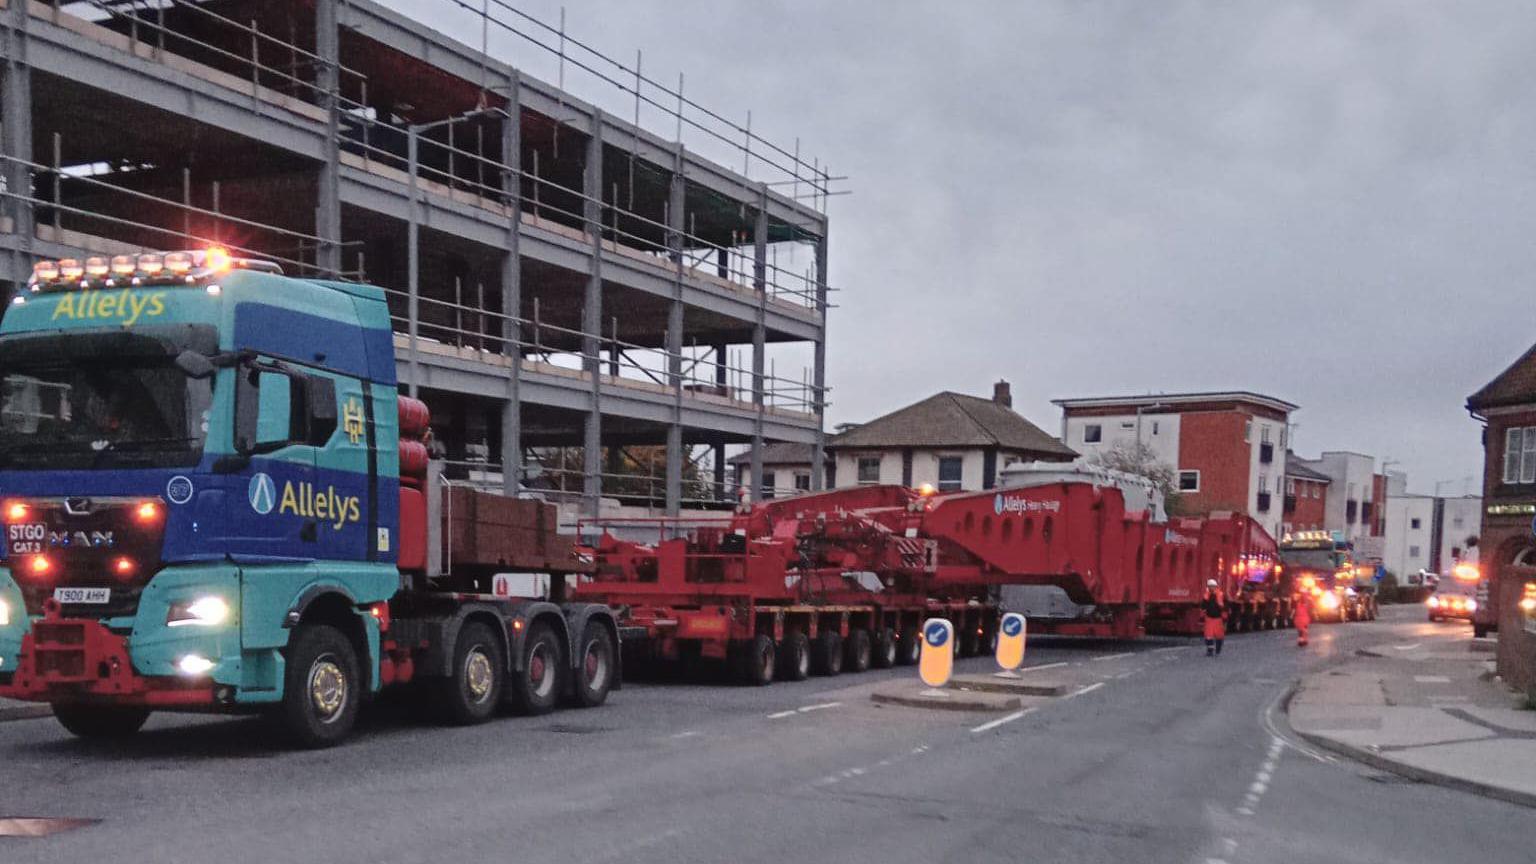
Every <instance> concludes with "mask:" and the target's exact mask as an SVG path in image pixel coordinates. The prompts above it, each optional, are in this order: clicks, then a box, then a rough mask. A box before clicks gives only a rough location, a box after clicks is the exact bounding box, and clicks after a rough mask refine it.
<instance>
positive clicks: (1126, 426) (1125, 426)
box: [1120, 420, 1136, 429]
mask: <svg viewBox="0 0 1536 864" xmlns="http://www.w3.org/2000/svg"><path fill="white" fill-rule="evenodd" d="M1120 428H1121V429H1135V428H1136V424H1135V423H1132V422H1131V421H1129V420H1123V421H1121V423H1120Z"/></svg>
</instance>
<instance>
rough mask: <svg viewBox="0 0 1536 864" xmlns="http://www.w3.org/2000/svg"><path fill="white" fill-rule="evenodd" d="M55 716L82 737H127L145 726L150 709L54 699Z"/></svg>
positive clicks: (60, 722) (60, 723)
mask: <svg viewBox="0 0 1536 864" xmlns="http://www.w3.org/2000/svg"><path fill="white" fill-rule="evenodd" d="M53 716H54V718H55V719H57V720H58V721H59V725H60V726H63V727H64V728H65V729H68V730H69V732H70V734H71V735H76V736H78V737H80V738H126V737H128V736H129V735H132V734H133V733H135V732H137V731H139V730H140V729H141V728H143V726H144V721H146V720H148V719H149V709H148V708H133V707H128V706H119V705H82V704H80V703H78V702H55V703H54V704H53Z"/></svg>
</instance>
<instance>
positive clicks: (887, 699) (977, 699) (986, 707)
mask: <svg viewBox="0 0 1536 864" xmlns="http://www.w3.org/2000/svg"><path fill="white" fill-rule="evenodd" d="M869 698H870V699H871V700H873V701H875V702H878V703H880V704H882V705H901V706H904V707H907V708H932V709H935V710H938V711H979V712H987V711H1013V710H1015V709H1017V708H1018V707H1019V706H1020V705H1022V704H1023V703H1022V702H1021V701H1020V699H1019V697H1018V696H1015V695H1011V694H1007V693H982V692H979V691H975V690H929V689H925V688H920V687H918V686H917V685H910V686H906V687H892V688H887V689H884V690H876V691H875V692H873V693H871V694H869Z"/></svg>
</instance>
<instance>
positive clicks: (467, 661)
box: [431, 621, 507, 726]
mask: <svg viewBox="0 0 1536 864" xmlns="http://www.w3.org/2000/svg"><path fill="white" fill-rule="evenodd" d="M506 669H507V661H506V658H505V657H504V656H503V655H502V651H501V642H499V641H498V640H497V639H496V633H495V632H494V631H492V630H491V628H490V627H487V626H486V625H485V624H483V623H481V622H479V621H471V622H469V623H468V624H465V625H464V627H463V628H462V629H460V630H459V638H458V640H457V641H456V642H455V643H454V645H453V675H452V677H449V678H438V679H435V680H433V681H432V687H431V693H432V700H433V702H434V703H435V705H436V707H437V709H438V711H439V713H440V714H441V715H442V718H443V719H444V720H446V721H448V722H449V723H454V724H457V725H459V726H472V725H474V724H476V723H484V722H485V721H487V720H489V719H491V717H492V716H494V715H495V713H496V706H497V705H498V704H499V703H500V702H501V691H502V687H503V686H504V685H505V683H506Z"/></svg>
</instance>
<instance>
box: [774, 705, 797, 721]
mask: <svg viewBox="0 0 1536 864" xmlns="http://www.w3.org/2000/svg"><path fill="white" fill-rule="evenodd" d="M798 713H799V712H798V711H796V710H795V709H793V708H791V709H789V710H788V711H776V712H774V713H772V714H769V715H768V719H769V720H782V719H784V718H785V717H793V716H795V715H796V714H798Z"/></svg>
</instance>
